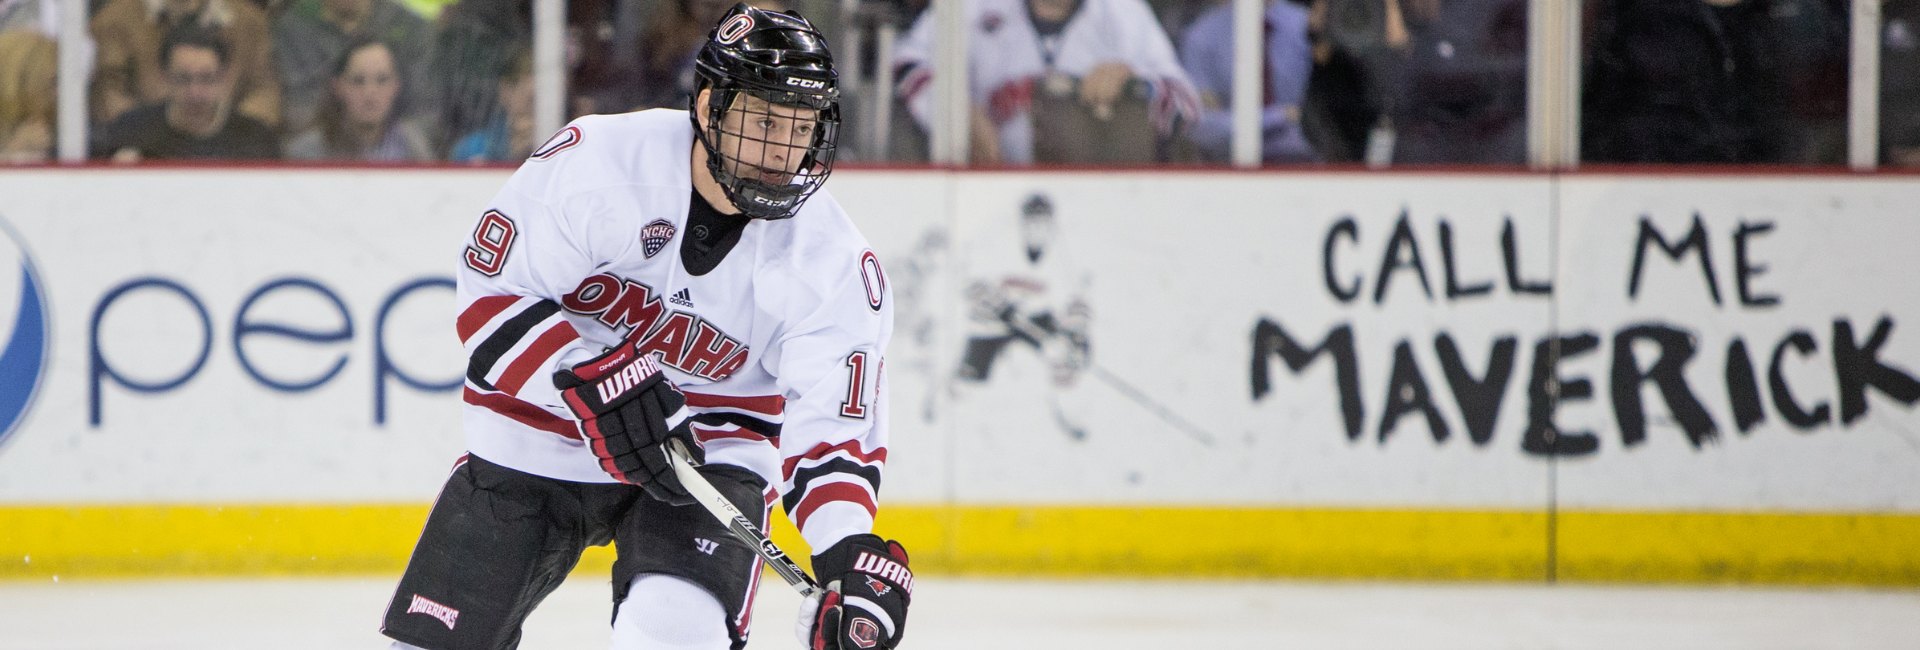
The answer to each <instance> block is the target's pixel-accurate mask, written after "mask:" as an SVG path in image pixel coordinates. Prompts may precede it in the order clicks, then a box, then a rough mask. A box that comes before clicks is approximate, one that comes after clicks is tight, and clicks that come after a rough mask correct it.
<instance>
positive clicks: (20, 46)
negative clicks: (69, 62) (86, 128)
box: [0, 0, 59, 164]
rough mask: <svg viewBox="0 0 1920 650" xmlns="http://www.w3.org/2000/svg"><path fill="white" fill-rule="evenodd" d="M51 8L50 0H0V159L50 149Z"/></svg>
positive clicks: (54, 18) (23, 158) (31, 156)
mask: <svg viewBox="0 0 1920 650" xmlns="http://www.w3.org/2000/svg"><path fill="white" fill-rule="evenodd" d="M57 13H58V7H57V3H55V2H53V1H52V0H0V164H34V163H42V162H46V161H48V160H50V159H51V158H52V157H53V155H54V137H55V132H56V130H57V128H56V127H57V117H56V112H55V109H56V107H57V105H56V99H55V98H56V96H57V87H56V84H57V81H56V79H57V74H58V71H59V48H58V46H57V43H58V34H59V25H58V15H57Z"/></svg>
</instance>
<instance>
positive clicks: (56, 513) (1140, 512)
mask: <svg viewBox="0 0 1920 650" xmlns="http://www.w3.org/2000/svg"><path fill="white" fill-rule="evenodd" d="M426 513H427V507H426V506H424V505H419V504H355V505H254V504H246V505H240V504H235V505H75V506H61V505H49V506H0V579H10V580H38V579H48V578H51V577H53V576H62V577H93V578H129V577H175V576H249V575H261V576H265V575H356V574H357V575H377V574H395V575H397V574H398V573H399V572H400V571H401V570H402V568H404V567H405V566H406V561H407V556H408V554H409V553H410V552H411V551H412V548H413V542H414V540H415V539H416V538H417V537H418V536H419V533H420V527H421V525H422V524H423V523H424V522H425V521H426ZM1547 524H1548V520H1547V516H1546V515H1545V513H1543V512H1537V511H1518V510H1514V511H1496V510H1486V511H1482V510H1366V509H1270V508H1200V507H1164V506H1153V507H1125V506H937V505H912V504H906V505H889V506H888V507H886V508H884V509H883V510H882V511H881V516H880V521H879V524H878V528H879V531H878V532H880V533H881V534H883V535H887V536H890V537H895V538H898V539H900V540H901V541H902V542H903V543H905V544H906V546H907V548H908V549H909V550H910V551H911V552H912V555H913V566H914V568H915V569H916V570H917V571H919V572H923V573H935V574H964V575H1000V576H1047V577H1229V578H1339V579H1346V578H1354V579H1443V580H1544V579H1546V577H1547V576H1548V573H1549V572H1548V562H1549V556H1550V555H1549V553H1548V547H1549V544H1548V535H1549V532H1548V525H1547ZM772 529H773V535H774V539H775V541H776V542H778V543H779V544H780V545H781V548H784V549H786V550H787V551H788V552H789V553H791V554H793V555H794V556H795V557H797V558H801V559H802V563H803V564H804V559H805V558H806V557H807V555H808V549H807V548H806V545H805V543H804V542H803V541H801V539H800V537H799V535H798V533H796V532H795V531H794V530H793V526H792V525H791V524H789V523H788V522H787V521H786V520H785V518H784V517H781V516H780V515H778V514H776V515H775V521H774V525H773V526H772ZM1554 530H1555V532H1554V534H1555V535H1557V544H1555V545H1554V550H1553V553H1552V554H1551V557H1552V561H1553V562H1555V564H1556V566H1555V567H1554V571H1553V573H1554V574H1555V575H1556V576H1557V577H1558V578H1559V579H1562V580H1573V581H1633V582H1747V583H1770V584H1852V585H1881V586H1915V585H1920V514H1892V513H1792V514H1783V513H1727V512H1588V511H1575V512H1566V511H1563V512H1561V513H1560V514H1559V519H1558V520H1557V522H1556V525H1555V526H1554ZM612 557H613V554H612V552H611V550H610V549H604V548H602V549H591V550H589V552H588V553H587V555H586V556H585V557H584V558H583V559H582V561H581V564H580V568H579V569H578V571H580V572H582V573H590V574H597V575H605V574H606V572H607V570H608V568H609V567H611V565H612Z"/></svg>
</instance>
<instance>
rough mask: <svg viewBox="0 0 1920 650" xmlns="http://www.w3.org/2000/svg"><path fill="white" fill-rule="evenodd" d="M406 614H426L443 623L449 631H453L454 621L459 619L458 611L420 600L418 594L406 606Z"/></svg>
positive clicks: (423, 599)
mask: <svg viewBox="0 0 1920 650" xmlns="http://www.w3.org/2000/svg"><path fill="white" fill-rule="evenodd" d="M407 613H408V614H426V615H428V616H432V617H434V618H437V619H440V622H441V623H445V624H446V625H447V629H449V630H451V629H453V621H454V619H457V618H460V610H457V609H454V608H452V607H448V606H446V605H442V604H440V603H436V602H433V601H431V600H427V599H425V598H421V597H420V594H414V595H413V602H412V603H409V604H408V605H407Z"/></svg>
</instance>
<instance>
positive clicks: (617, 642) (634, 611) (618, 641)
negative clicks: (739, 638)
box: [613, 573, 733, 650]
mask: <svg viewBox="0 0 1920 650" xmlns="http://www.w3.org/2000/svg"><path fill="white" fill-rule="evenodd" d="M732 643H733V639H732V637H729V636H728V635H727V610H726V608H724V607H721V606H720V601H719V599H716V598H714V597H713V594H711V593H708V592H707V590H706V589H705V588H703V587H701V586H700V585H696V584H694V583H692V582H689V581H687V580H685V579H682V578H677V577H674V576H670V575H662V574H658V573H648V574H642V575H640V576H637V577H635V578H634V579H633V588H632V589H631V590H629V591H628V592H627V600H626V601H625V602H622V603H620V610H619V612H618V613H616V614H615V615H614V619H613V650H641V649H645V650H723V649H725V648H727V647H728V646H730V645H732Z"/></svg>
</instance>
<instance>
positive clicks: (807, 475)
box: [781, 458, 880, 512]
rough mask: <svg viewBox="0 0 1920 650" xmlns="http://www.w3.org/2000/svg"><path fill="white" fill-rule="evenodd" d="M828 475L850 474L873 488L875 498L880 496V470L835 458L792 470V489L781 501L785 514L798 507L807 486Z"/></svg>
mask: <svg viewBox="0 0 1920 650" xmlns="http://www.w3.org/2000/svg"><path fill="white" fill-rule="evenodd" d="M828 474H852V475H854V476H858V477H860V478H861V479H864V480H865V481H866V482H867V485H871V486H873V494H874V496H875V497H876V498H878V497H879V496H880V468H878V467H874V466H872V465H862V464H860V463H856V462H853V461H851V460H847V459H845V458H835V459H833V460H829V461H827V462H824V463H821V464H819V465H814V466H812V467H802V468H799V469H796V470H794V471H793V489H792V490H790V491H788V492H787V495H786V496H785V497H783V498H782V499H781V505H782V506H784V507H785V508H786V509H787V512H793V509H794V508H796V507H799V506H800V497H803V496H806V494H807V490H808V487H807V484H808V483H812V482H813V481H814V479H817V478H820V477H823V476H826V475H828Z"/></svg>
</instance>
